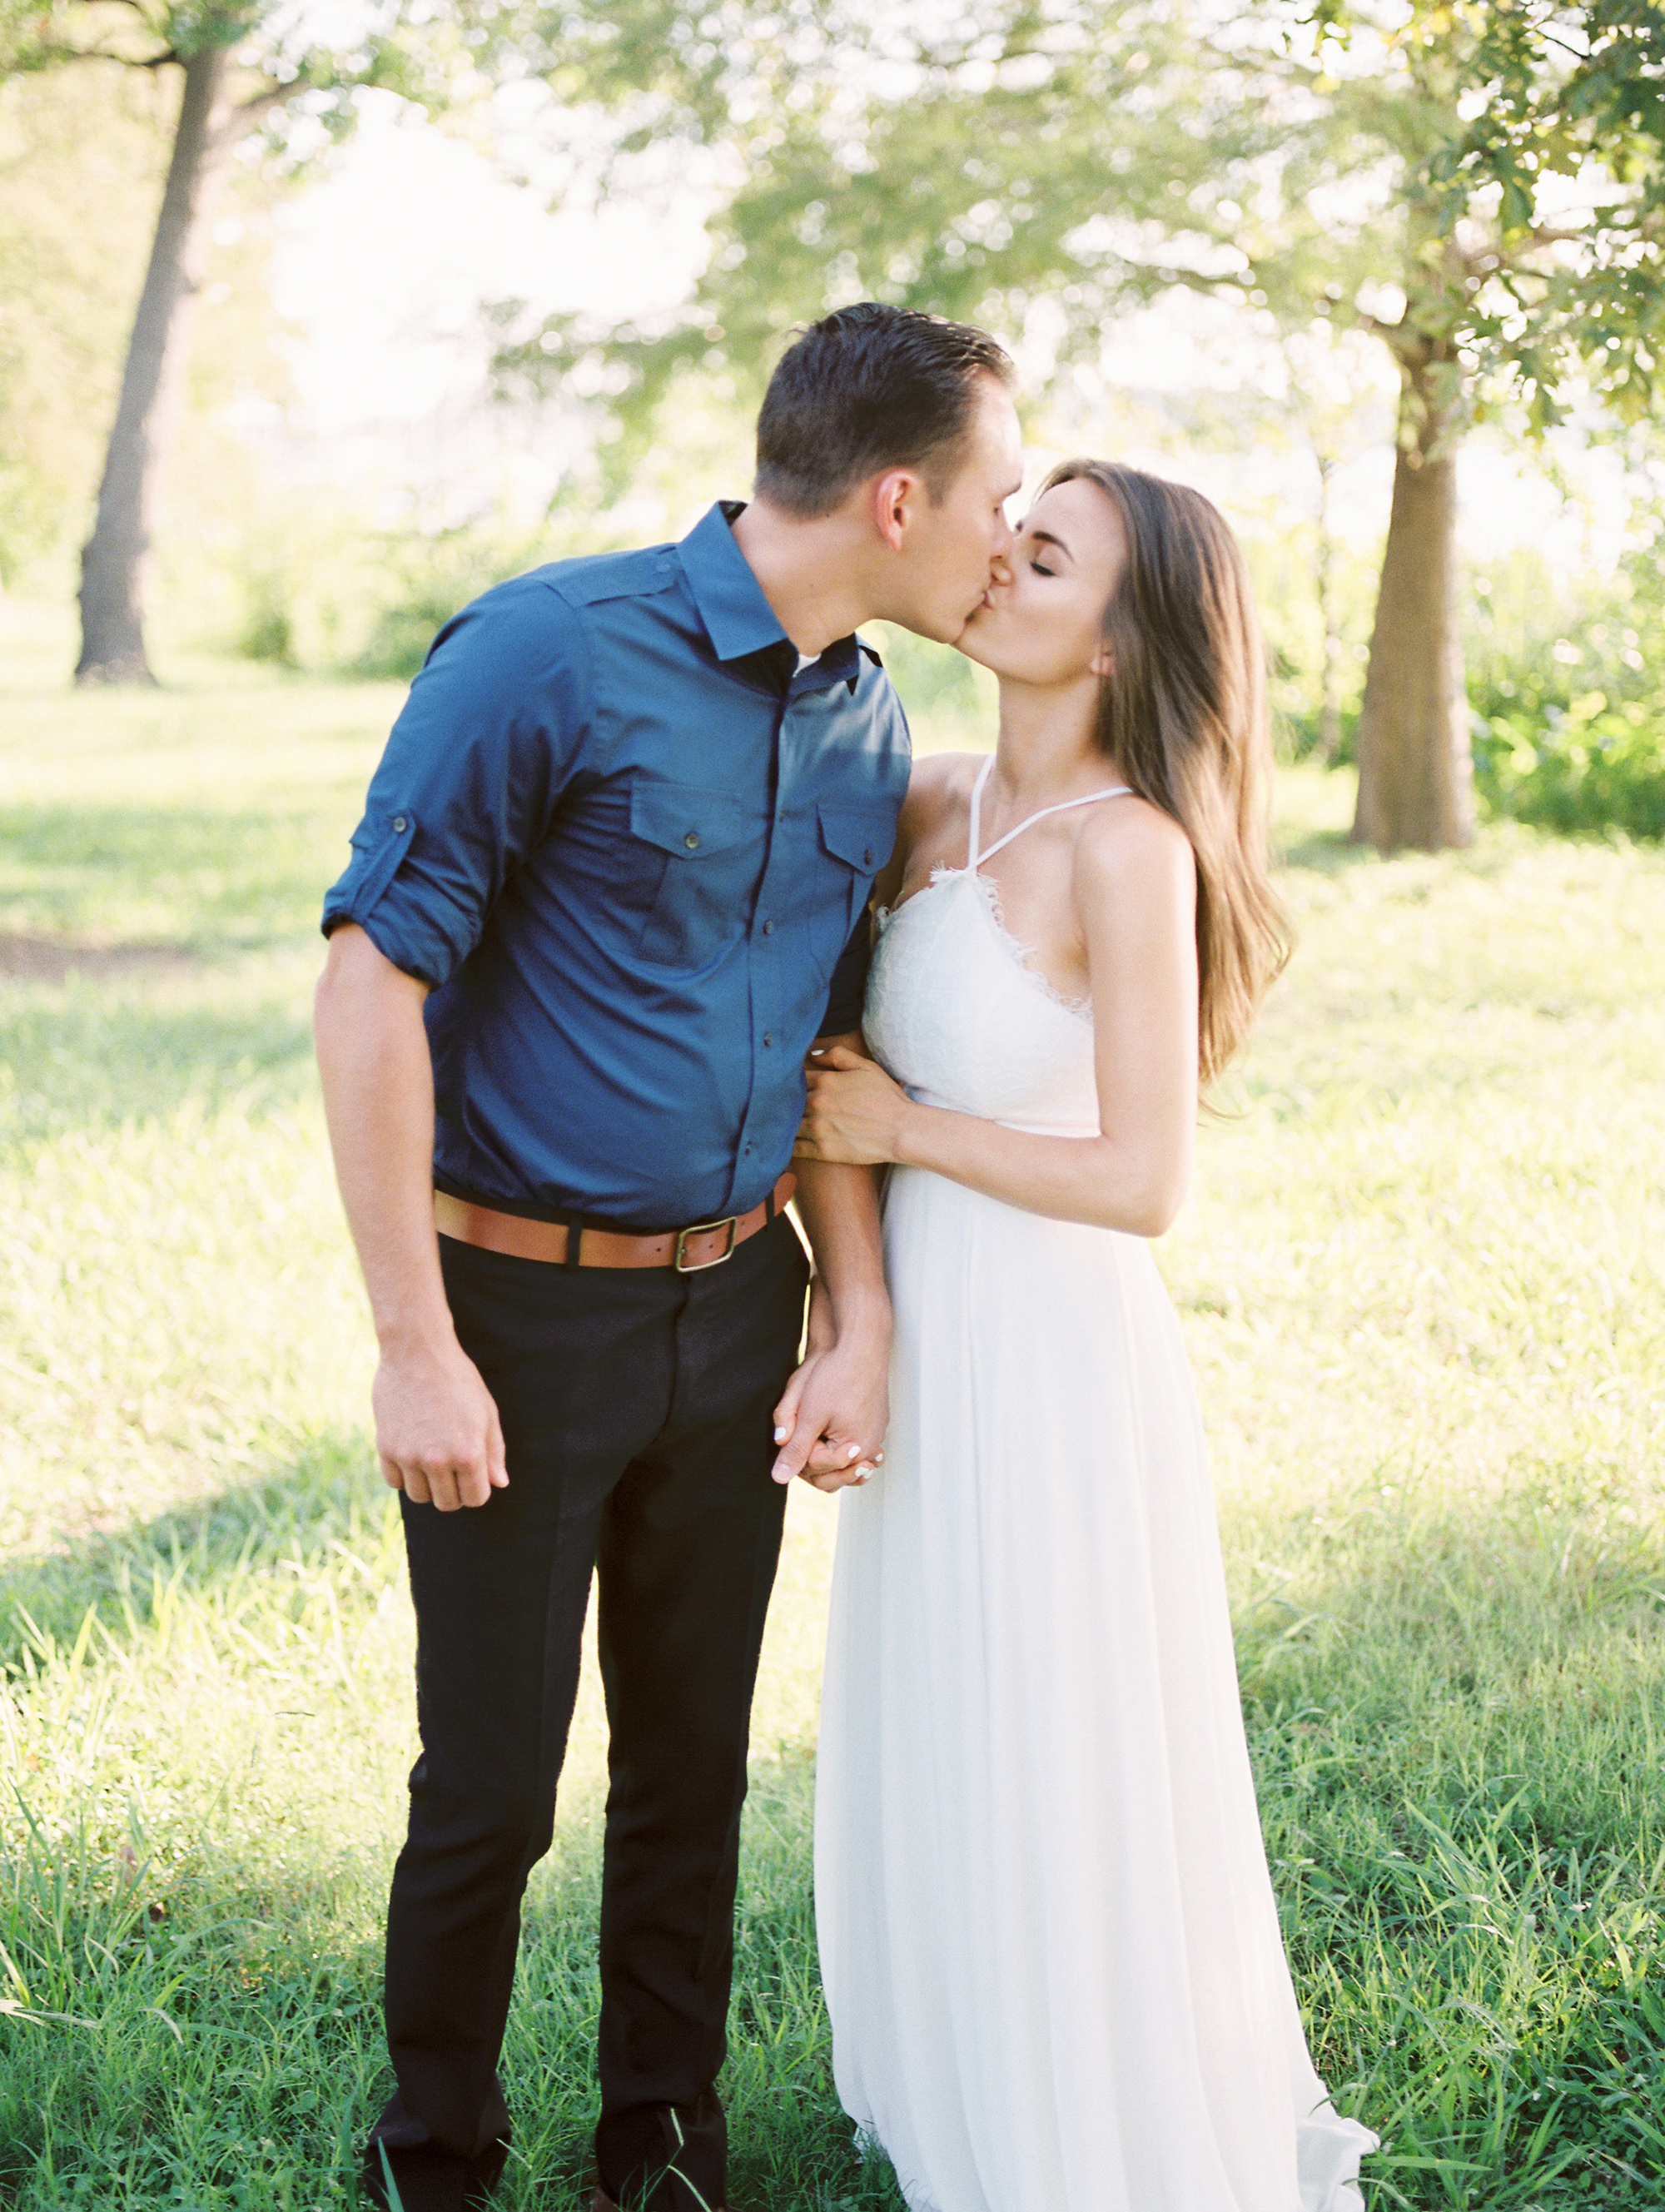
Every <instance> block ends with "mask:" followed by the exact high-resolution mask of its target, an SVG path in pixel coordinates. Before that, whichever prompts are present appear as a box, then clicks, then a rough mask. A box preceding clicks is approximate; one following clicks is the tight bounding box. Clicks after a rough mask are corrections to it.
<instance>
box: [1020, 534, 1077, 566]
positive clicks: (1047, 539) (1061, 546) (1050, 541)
mask: <svg viewBox="0 0 1665 2212" xmlns="http://www.w3.org/2000/svg"><path fill="white" fill-rule="evenodd" d="M1029 535H1030V537H1031V538H1038V539H1039V541H1040V543H1041V544H1042V545H1055V546H1056V547H1057V548H1058V550H1059V551H1060V553H1061V554H1062V555H1063V556H1064V558H1065V559H1066V561H1073V560H1074V558H1075V556H1074V554H1073V553H1072V552H1071V551H1070V549H1069V547H1068V546H1067V545H1066V544H1065V543H1064V541H1063V539H1062V538H1054V535H1053V533H1052V532H1051V531H1049V530H1033V529H1032V530H1030V533H1029Z"/></svg>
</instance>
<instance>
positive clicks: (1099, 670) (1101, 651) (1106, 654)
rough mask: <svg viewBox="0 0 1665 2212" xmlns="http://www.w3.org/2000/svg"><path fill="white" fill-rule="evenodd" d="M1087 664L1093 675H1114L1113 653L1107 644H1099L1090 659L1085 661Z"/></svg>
mask: <svg viewBox="0 0 1665 2212" xmlns="http://www.w3.org/2000/svg"><path fill="white" fill-rule="evenodd" d="M1087 665H1088V667H1089V668H1090V669H1091V671H1092V672H1093V674H1094V675H1095V676H1114V675H1115V653H1112V652H1111V651H1110V648H1109V646H1108V645H1101V646H1100V647H1099V648H1098V650H1097V653H1094V655H1093V657H1092V659H1091V660H1090V661H1089V662H1088V663H1087Z"/></svg>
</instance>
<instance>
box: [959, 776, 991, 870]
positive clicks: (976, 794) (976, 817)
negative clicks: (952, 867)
mask: <svg viewBox="0 0 1665 2212" xmlns="http://www.w3.org/2000/svg"><path fill="white" fill-rule="evenodd" d="M993 767H994V754H993V753H990V755H989V756H988V758H987V760H986V761H985V762H984V763H983V764H982V766H981V768H980V769H978V770H977V780H976V781H975V783H974V784H973V785H972V787H971V827H970V829H969V832H968V834H967V836H966V841H965V865H966V866H967V867H968V868H975V866H976V865H977V858H978V855H977V839H978V837H979V836H980V835H981V829H982V811H983V786H984V785H985V784H986V783H987V781H988V772H989V770H990V769H992V768H993Z"/></svg>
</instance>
